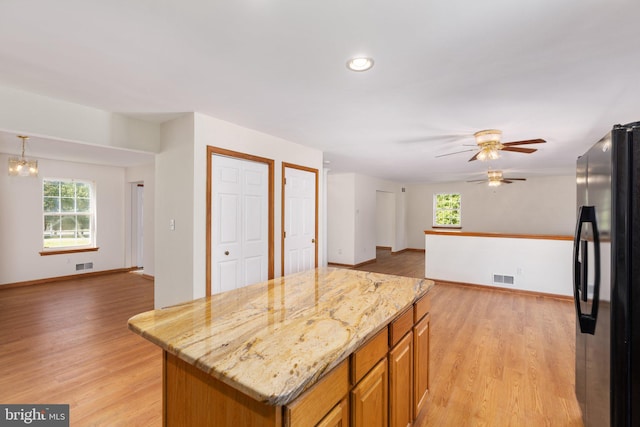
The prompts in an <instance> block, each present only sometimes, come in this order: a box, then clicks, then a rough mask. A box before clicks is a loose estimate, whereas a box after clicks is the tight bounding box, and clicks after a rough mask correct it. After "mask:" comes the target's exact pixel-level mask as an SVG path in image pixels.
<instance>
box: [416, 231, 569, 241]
mask: <svg viewBox="0 0 640 427" xmlns="http://www.w3.org/2000/svg"><path fill="white" fill-rule="evenodd" d="M424 234H433V235H437V236H468V237H495V238H502V239H541V240H573V236H566V235H560V234H522V233H491V232H480V231H461V230H456V229H453V230H451V229H437V230H424Z"/></svg>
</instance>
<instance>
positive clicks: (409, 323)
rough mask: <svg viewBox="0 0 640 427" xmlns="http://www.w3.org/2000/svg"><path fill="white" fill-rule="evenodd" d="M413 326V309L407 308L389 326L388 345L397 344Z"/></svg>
mask: <svg viewBox="0 0 640 427" xmlns="http://www.w3.org/2000/svg"><path fill="white" fill-rule="evenodd" d="M412 327H413V310H412V309H411V308H408V309H406V310H405V311H404V313H402V314H401V315H400V316H398V318H397V319H396V320H394V321H393V322H391V325H390V327H389V347H393V346H394V345H396V344H398V342H399V341H400V340H401V339H402V337H403V336H405V334H406V333H407V332H409V331H410V330H411V328H412Z"/></svg>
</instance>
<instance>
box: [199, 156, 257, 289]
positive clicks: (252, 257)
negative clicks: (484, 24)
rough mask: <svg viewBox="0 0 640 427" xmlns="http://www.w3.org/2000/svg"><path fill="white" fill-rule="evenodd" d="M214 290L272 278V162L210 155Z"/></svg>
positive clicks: (232, 287) (212, 274)
mask: <svg viewBox="0 0 640 427" xmlns="http://www.w3.org/2000/svg"><path fill="white" fill-rule="evenodd" d="M212 160H213V161H212V185H211V187H212V189H211V193H212V197H211V294H216V293H220V292H224V291H228V290H231V289H237V288H239V287H242V286H246V285H249V284H252V283H257V282H260V281H263V280H267V279H268V274H269V273H268V265H269V264H268V263H269V212H268V209H269V167H268V166H267V165H266V164H265V163H259V162H252V161H249V160H243V159H237V158H233V157H226V156H221V155H216V154H214V155H213V158H212Z"/></svg>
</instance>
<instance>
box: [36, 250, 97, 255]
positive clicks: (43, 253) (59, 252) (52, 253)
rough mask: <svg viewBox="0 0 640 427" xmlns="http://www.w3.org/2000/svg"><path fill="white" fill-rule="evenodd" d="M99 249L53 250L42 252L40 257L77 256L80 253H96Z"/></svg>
mask: <svg viewBox="0 0 640 427" xmlns="http://www.w3.org/2000/svg"><path fill="white" fill-rule="evenodd" d="M98 249H100V248H81V249H59V250H53V251H41V252H40V256H47V255H63V254H75V253H79V252H96V251H97V250H98Z"/></svg>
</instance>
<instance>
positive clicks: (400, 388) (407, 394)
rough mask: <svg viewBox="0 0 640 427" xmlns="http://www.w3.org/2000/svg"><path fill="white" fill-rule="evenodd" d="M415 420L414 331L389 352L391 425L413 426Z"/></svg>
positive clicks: (391, 426) (399, 426)
mask: <svg viewBox="0 0 640 427" xmlns="http://www.w3.org/2000/svg"><path fill="white" fill-rule="evenodd" d="M412 421H413V333H411V332H409V333H408V334H406V335H405V336H404V338H402V340H400V342H399V343H398V344H397V345H396V346H395V347H394V348H393V349H392V350H391V351H390V352H389V425H390V427H407V426H411V423H412Z"/></svg>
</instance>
